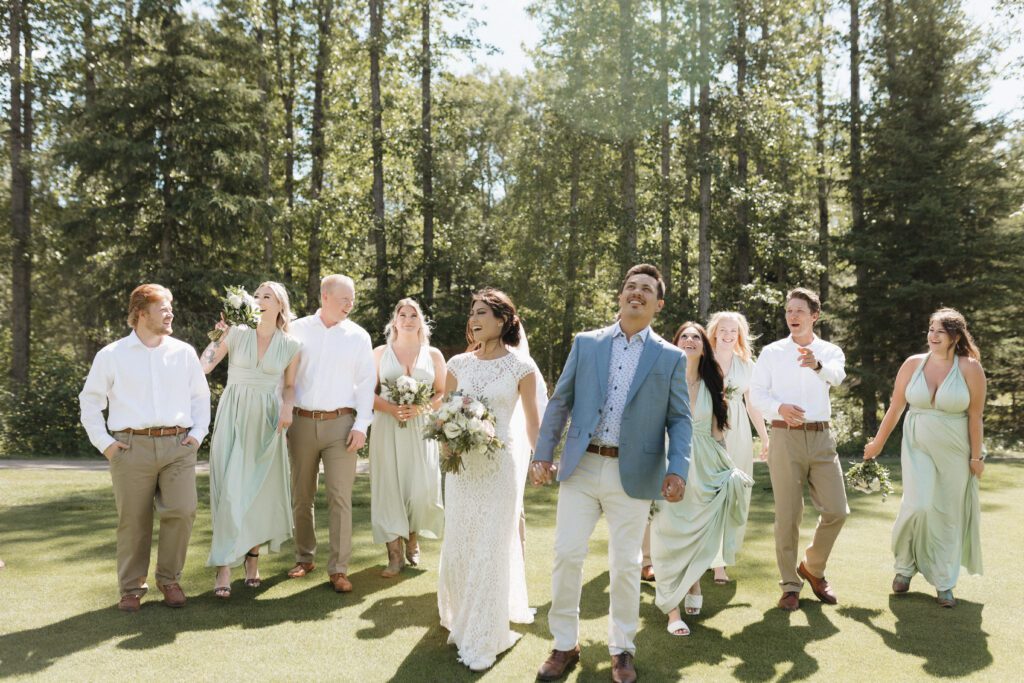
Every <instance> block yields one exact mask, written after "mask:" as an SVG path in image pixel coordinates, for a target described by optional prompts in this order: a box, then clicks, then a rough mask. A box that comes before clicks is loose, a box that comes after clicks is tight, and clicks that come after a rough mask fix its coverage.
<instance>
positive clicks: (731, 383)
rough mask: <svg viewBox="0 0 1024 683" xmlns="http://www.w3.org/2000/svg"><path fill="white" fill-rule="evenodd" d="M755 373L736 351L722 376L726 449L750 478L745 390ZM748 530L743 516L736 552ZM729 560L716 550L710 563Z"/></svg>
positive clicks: (751, 463) (750, 436) (748, 489)
mask: <svg viewBox="0 0 1024 683" xmlns="http://www.w3.org/2000/svg"><path fill="white" fill-rule="evenodd" d="M753 374H754V364H753V363H752V362H751V361H749V360H744V359H743V358H740V357H739V356H738V355H733V358H732V363H731V364H730V365H729V374H728V375H726V376H725V386H726V387H732V392H733V395H732V398H730V399H729V429H728V430H726V432H725V450H726V451H727V452H728V453H729V457H730V458H732V461H733V463H735V464H736V467H739V468H740V469H741V470H743V471H744V472H746V473H747V476H749V477H750V478H751V479H753V478H754V435H753V433H752V432H751V431H750V417H749V416H748V415H747V404H746V399H745V398H744V396H743V395H744V394H745V393H746V392H747V390H748V389H749V388H750V377H751V376H752V375H753ZM753 490H754V489H753V487H750V486H748V487H746V488H745V489H744V491H745V494H744V495H746V497H747V507H748V508H749V507H750V494H751V493H752V492H753ZM746 532H747V524H746V519H745V518H744V521H743V525H742V526H741V527H740V528H739V530H738V531H737V532H736V551H737V552H739V550H740V547H742V545H743V537H744V536H745V535H746ZM728 564H730V563H729V562H726V561H725V557H723V556H722V552H721V550H719V553H718V556H717V557H715V562H714V564H712V565H711V566H712V567H724V566H726V565H728Z"/></svg>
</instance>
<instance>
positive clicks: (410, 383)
mask: <svg viewBox="0 0 1024 683" xmlns="http://www.w3.org/2000/svg"><path fill="white" fill-rule="evenodd" d="M395 383H396V384H397V385H398V388H399V389H401V390H402V391H416V387H417V385H418V382H417V381H416V380H414V379H413V378H412V377H409V376H408V375H402V376H401V377H399V378H398V379H397V380H396V382H395Z"/></svg>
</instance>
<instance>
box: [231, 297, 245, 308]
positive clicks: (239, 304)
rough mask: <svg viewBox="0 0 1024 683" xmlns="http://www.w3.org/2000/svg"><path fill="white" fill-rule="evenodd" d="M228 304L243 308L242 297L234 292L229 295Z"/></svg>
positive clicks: (232, 306)
mask: <svg viewBox="0 0 1024 683" xmlns="http://www.w3.org/2000/svg"><path fill="white" fill-rule="evenodd" d="M228 306H231V308H241V307H242V297H240V296H238V295H237V294H232V295H231V296H229V297H228Z"/></svg>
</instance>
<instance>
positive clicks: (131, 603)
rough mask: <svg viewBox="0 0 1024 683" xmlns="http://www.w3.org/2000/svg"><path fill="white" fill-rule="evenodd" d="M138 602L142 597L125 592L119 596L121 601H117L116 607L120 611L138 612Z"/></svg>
mask: <svg viewBox="0 0 1024 683" xmlns="http://www.w3.org/2000/svg"><path fill="white" fill-rule="evenodd" d="M140 602H142V598H140V597H139V596H138V595H132V594H131V593H125V594H124V595H122V596H121V601H120V602H118V603H117V609H119V610H121V611H122V612H138V611H139V606H140V605H139V603H140Z"/></svg>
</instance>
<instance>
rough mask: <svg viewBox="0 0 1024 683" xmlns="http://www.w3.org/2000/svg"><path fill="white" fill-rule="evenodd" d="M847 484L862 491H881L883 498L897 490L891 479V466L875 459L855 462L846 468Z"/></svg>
mask: <svg viewBox="0 0 1024 683" xmlns="http://www.w3.org/2000/svg"><path fill="white" fill-rule="evenodd" d="M846 485H847V486H849V487H850V488H852V489H853V490H855V491H860V492H861V493H868V494H870V493H876V492H881V494H882V500H885V499H886V498H888V497H889V494H891V493H892V492H893V491H894V490H895V489H894V488H893V486H892V481H891V480H890V479H889V468H888V467H886V466H885V465H880V464H879V463H878V461H877V460H874V459H872V460H862V461H860V462H855V463H853V467H851V468H850V469H848V470H846Z"/></svg>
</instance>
